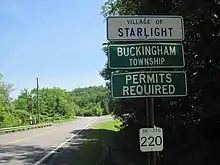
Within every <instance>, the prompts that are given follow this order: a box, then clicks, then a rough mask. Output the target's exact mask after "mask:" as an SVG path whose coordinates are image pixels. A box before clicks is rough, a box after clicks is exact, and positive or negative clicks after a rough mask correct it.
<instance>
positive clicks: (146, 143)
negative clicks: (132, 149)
mask: <svg viewBox="0 0 220 165" xmlns="http://www.w3.org/2000/svg"><path fill="white" fill-rule="evenodd" d="M139 141H140V150H141V151H142V152H151V151H152V152H153V151H162V150H163V130H162V128H159V127H155V128H141V129H140V130H139Z"/></svg>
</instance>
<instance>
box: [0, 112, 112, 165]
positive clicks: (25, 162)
mask: <svg viewBox="0 0 220 165" xmlns="http://www.w3.org/2000/svg"><path fill="white" fill-rule="evenodd" d="M107 120H111V117H106V116H105V117H77V119H76V120H74V121H72V122H66V123H59V124H53V125H52V126H51V127H46V128H39V129H35V130H28V131H23V132H16V133H10V134H5V135H0V164H2V165H29V164H30V165H39V164H46V163H45V162H47V160H48V159H49V158H51V159H53V157H51V155H53V154H54V153H57V152H59V149H60V148H62V146H63V145H65V144H66V143H67V142H68V141H70V140H72V139H73V138H74V137H75V136H77V134H80V131H82V130H85V129H88V128H89V126H91V124H93V123H99V122H104V121H107Z"/></svg>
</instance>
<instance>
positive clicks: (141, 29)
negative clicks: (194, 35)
mask: <svg viewBox="0 0 220 165" xmlns="http://www.w3.org/2000/svg"><path fill="white" fill-rule="evenodd" d="M107 39H108V40H109V41H182V40H184V24H183V18H182V17H181V16H167V15H166V16H165V15H139V16H109V17H108V18H107Z"/></svg>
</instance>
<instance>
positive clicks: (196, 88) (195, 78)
mask: <svg viewBox="0 0 220 165" xmlns="http://www.w3.org/2000/svg"><path fill="white" fill-rule="evenodd" d="M102 9H103V12H102V14H103V15H104V16H105V17H106V16H108V15H151V14H160V15H181V16H183V19H184V25H185V40H184V42H183V44H184V49H185V59H186V68H185V69H186V71H187V79H188V96H187V97H183V98H171V99H157V100H156V121H157V125H158V126H161V127H162V128H163V129H164V137H165V143H164V144H165V145H166V146H165V150H164V152H163V154H164V159H163V163H162V164H166V163H167V164H180V163H179V161H180V160H181V161H182V163H183V164H190V165H191V164H196V163H197V164H207V160H208V159H209V158H210V157H213V156H211V153H205V151H204V149H202V148H204V147H206V151H207V148H209V151H211V150H212V151H214V149H213V148H210V147H211V146H212V143H211V142H210V140H211V139H212V140H213V139H216V138H217V137H219V134H218V133H217V132H216V131H214V130H220V124H219V123H220V122H219V121H220V120H219V119H220V110H219V107H220V103H219V101H218V98H219V96H220V88H219V83H220V79H219V77H220V74H219V73H220V56H219V55H218V54H219V53H218V52H219V49H220V36H219V29H220V19H219V18H220V5H219V4H218V3H217V1H207V0H195V1H190V0H181V1H179V0H170V1H162V0H158V1H155V0H108V1H107V2H106V3H105V4H104V5H103V7H102ZM110 43H114V44H116V43H122V42H107V43H105V44H104V49H103V50H104V51H105V54H106V55H107V57H108V52H107V51H106V47H107V46H108V45H109V44H110ZM123 43H126V42H123ZM107 64H108V63H107ZM107 64H106V65H105V68H104V69H103V70H102V72H101V75H102V77H103V78H104V79H105V80H107V83H108V84H109V83H110V73H111V72H112V71H113V70H111V69H110V68H108V67H107V66H108V65H107ZM108 87H109V91H110V89H111V87H110V86H109V85H108ZM109 107H110V110H111V111H113V112H114V113H115V114H116V115H117V116H118V117H119V118H120V119H121V120H122V121H123V122H124V123H125V124H126V125H128V127H125V128H124V130H125V129H127V130H128V131H127V132H126V137H131V139H130V140H133V141H132V142H129V143H128V144H129V145H127V146H132V145H130V144H134V146H133V147H134V148H135V149H136V151H137V152H138V144H137V143H136V142H137V141H138V136H137V130H138V128H140V127H143V126H144V123H145V122H146V119H145V106H144V99H120V100H119V99H112V98H111V99H110V100H109ZM124 113H128V114H130V115H128V116H129V117H127V116H126V117H125V115H123V114H124ZM210 128H213V129H210ZM132 137H133V138H132ZM201 137H203V138H201ZM125 139H126V138H125ZM128 140H129V138H127V141H128ZM125 141H126V140H125ZM210 143H211V144H210ZM189 144H191V145H189ZM192 144H193V145H192ZM204 144H209V145H204ZM218 144H219V143H218ZM196 146H197V147H196ZM198 146H200V147H198ZM183 147H185V148H187V149H186V150H185V152H184V151H183V150H182V149H181V148H183ZM174 150H175V151H176V153H181V152H182V154H171V153H172V151H174ZM194 153H197V155H198V157H199V156H200V157H201V159H200V160H198V159H197V157H196V156H195V157H193V158H192V157H191V158H189V156H190V154H191V155H192V154H194ZM213 154H214V153H213ZM171 155H172V156H171ZM172 157H175V159H173V158H172ZM185 157H187V160H184V158H185ZM176 160H178V162H177V161H176ZM212 161H213V162H211V161H209V162H208V164H212V163H214V164H218V163H219V161H218V160H216V159H213V160H212Z"/></svg>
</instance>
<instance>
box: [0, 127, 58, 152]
mask: <svg viewBox="0 0 220 165" xmlns="http://www.w3.org/2000/svg"><path fill="white" fill-rule="evenodd" d="M54 131H55V130H52V131H48V132H44V133H39V134H36V135H30V136H26V137H23V138H19V139H17V140H13V141H10V142H8V143H7V144H3V145H0V148H2V147H6V146H9V145H10V144H16V143H19V142H23V141H27V140H29V139H31V138H35V137H38V136H42V135H45V134H48V133H51V132H54Z"/></svg>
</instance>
